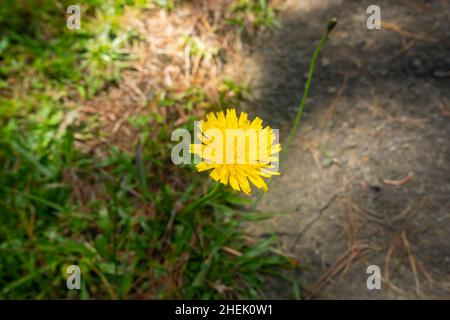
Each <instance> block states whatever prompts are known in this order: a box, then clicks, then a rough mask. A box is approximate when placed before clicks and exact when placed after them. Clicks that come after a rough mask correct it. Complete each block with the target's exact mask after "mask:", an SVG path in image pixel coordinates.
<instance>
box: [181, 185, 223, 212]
mask: <svg viewBox="0 0 450 320" xmlns="http://www.w3.org/2000/svg"><path fill="white" fill-rule="evenodd" d="M220 190H221V187H220V184H219V183H216V185H215V186H214V188H212V189H211V190H210V191H209V192H208V193H207V194H205V195H204V196H203V197H201V198H200V199H197V200H196V201H194V202H192V203H191V204H190V205H189V206H187V207H186V209H185V210H184V212H185V213H189V212H191V211H193V210H195V209H197V208H198V207H200V206H201V205H202V204H204V203H205V202H207V201H209V200H211V199H212V198H214V197H215V196H216V195H217V194H218V193H219V191H220Z"/></svg>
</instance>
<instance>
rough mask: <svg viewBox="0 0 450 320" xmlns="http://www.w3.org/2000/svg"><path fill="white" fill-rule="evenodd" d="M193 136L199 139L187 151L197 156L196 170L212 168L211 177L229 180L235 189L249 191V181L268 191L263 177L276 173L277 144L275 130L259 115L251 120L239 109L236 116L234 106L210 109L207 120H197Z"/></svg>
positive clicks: (220, 180) (247, 192)
mask: <svg viewBox="0 0 450 320" xmlns="http://www.w3.org/2000/svg"><path fill="white" fill-rule="evenodd" d="M198 129H199V130H200V131H199V132H198V134H197V135H196V136H197V138H198V140H199V142H198V143H196V144H192V145H191V148H190V152H191V153H194V154H196V155H198V156H199V157H200V161H201V162H200V163H198V164H197V165H196V168H197V170H198V171H199V172H201V171H206V170H211V169H212V171H211V174H210V175H211V177H212V178H213V179H214V180H216V181H219V182H220V183H222V184H225V185H226V184H228V183H230V185H231V187H232V188H233V189H235V190H237V191H239V190H242V191H243V192H244V193H246V194H250V193H251V188H250V184H249V180H250V181H251V182H252V183H253V184H254V185H255V186H256V187H257V188H260V189H263V190H264V191H267V185H266V183H265V181H264V179H263V178H262V177H270V176H272V175H279V172H276V171H274V170H273V169H274V168H275V166H274V165H273V164H274V163H277V161H278V157H277V154H278V153H279V152H280V150H281V145H280V144H274V142H275V140H276V136H275V133H274V131H273V130H272V129H271V128H270V127H269V126H266V127H265V128H263V126H262V120H261V118H259V117H257V118H255V119H254V120H253V121H251V122H250V121H249V120H248V119H247V113H245V112H242V113H241V114H240V116H239V118H238V117H237V116H236V110H235V109H227V111H226V114H224V112H223V111H220V112H218V113H217V114H215V113H213V112H211V113H209V114H208V115H207V116H206V121H203V120H202V121H200V123H199V125H198Z"/></svg>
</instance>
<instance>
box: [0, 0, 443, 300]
mask: <svg viewBox="0 0 450 320" xmlns="http://www.w3.org/2000/svg"><path fill="white" fill-rule="evenodd" d="M73 4H74V3H71V1H65V0H61V1H57V0H56V1H50V0H19V1H5V2H4V3H2V4H1V6H0V298H2V299H55V298H58V299H66V298H67V299H179V298H183V299H217V298H220V299H237V298H245V299H256V298H263V299H264V298H272V299H349V298H352V299H366V298H368V299H413V298H416V299H417V298H420V299H449V298H450V197H449V194H450V166H449V165H450V163H449V162H450V146H449V140H448V139H449V136H450V124H449V117H450V102H449V99H450V92H449V90H448V88H449V87H450V86H449V85H450V57H449V52H450V40H449V39H450V28H449V8H450V2H449V1H448V0H432V1H425V0H408V1H406V0H401V1H395V2H394V1H378V2H377V3H376V4H377V5H378V6H379V7H380V12H381V29H375V30H369V29H368V28H367V25H366V21H367V19H368V17H369V16H370V13H367V11H366V10H367V8H368V7H369V6H370V5H372V4H373V3H371V2H370V1H365V0H363V1H357V0H272V1H269V0H205V1H201V0H198V1H187V0H186V1H182V0H116V1H113V0H107V1H99V0H86V1H79V2H78V5H79V8H80V22H81V23H80V28H78V29H69V28H68V26H67V23H68V19H71V18H72V17H73V13H72V12H67V8H68V7H69V6H70V5H73ZM333 17H337V19H338V25H337V26H336V28H335V29H334V30H333V32H332V34H331V35H330V38H329V40H328V42H327V44H326V45H325V47H324V49H323V51H322V52H321V54H320V57H319V59H318V61H317V66H316V74H315V76H314V79H313V85H312V88H311V94H310V97H309V100H308V102H307V105H306V108H305V114H304V117H303V118H302V121H301V125H300V130H299V132H298V133H297V135H296V137H295V139H294V142H293V144H292V146H291V147H290V149H289V153H288V154H287V155H286V159H285V161H284V162H283V164H282V166H281V176H280V177H276V178H274V179H273V181H272V183H271V185H270V188H269V192H268V193H265V194H263V195H262V197H261V198H260V201H257V205H256V207H255V205H254V204H255V199H258V194H256V196H253V197H245V196H244V195H243V194H239V193H236V192H233V191H232V190H231V189H228V188H223V190H222V192H221V193H220V194H218V195H216V196H215V197H214V198H212V199H210V200H209V201H207V202H206V203H204V204H203V206H201V207H199V208H198V209H196V210H194V211H193V212H186V208H187V207H188V206H189V205H190V204H192V203H193V202H194V201H196V200H197V199H199V198H200V197H201V196H202V195H204V194H205V193H206V192H207V191H208V190H209V189H210V188H212V186H213V183H212V181H211V180H210V179H209V178H208V176H207V174H206V173H201V174H199V173H197V172H196V171H195V168H194V167H193V166H192V165H182V166H176V165H174V164H173V163H172V162H171V160H170V154H171V150H172V147H173V146H174V145H175V143H176V142H172V141H171V133H172V131H173V130H174V129H176V128H186V129H189V130H192V129H193V121H195V120H199V119H200V118H202V117H203V116H204V115H205V114H206V113H207V112H209V111H214V110H220V109H225V108H227V107H235V108H236V109H237V110H238V111H246V112H249V113H250V117H251V118H253V117H256V116H260V117H261V118H262V119H263V120H264V122H265V123H266V124H270V125H271V126H272V128H277V129H280V132H281V142H282V143H283V141H285V140H284V139H285V138H286V136H287V133H288V132H289V130H290V128H291V126H292V120H293V118H294V117H295V115H296V112H297V107H298V104H299V102H300V99H301V97H302V93H303V88H304V84H305V81H306V75H307V72H308V68H309V62H310V59H311V56H312V53H313V51H314V48H315V47H316V46H317V44H318V40H319V39H320V37H321V36H322V34H323V33H324V31H325V28H326V26H327V24H328V21H329V20H330V19H331V18H333ZM70 265H78V266H79V267H80V269H81V288H80V290H69V289H68V288H67V286H66V279H67V277H68V274H67V272H66V270H67V267H68V266H70ZM371 265H376V266H378V267H379V268H380V270H381V289H379V290H377V289H375V290H369V289H368V287H367V278H368V276H370V274H368V273H367V272H366V270H367V267H368V266H371Z"/></svg>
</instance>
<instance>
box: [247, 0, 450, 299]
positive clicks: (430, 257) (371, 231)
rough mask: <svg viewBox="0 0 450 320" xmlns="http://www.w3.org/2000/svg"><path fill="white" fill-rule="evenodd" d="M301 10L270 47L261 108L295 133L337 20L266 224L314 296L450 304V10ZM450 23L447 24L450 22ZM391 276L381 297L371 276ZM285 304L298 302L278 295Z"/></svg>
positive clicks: (259, 67) (258, 52) (435, 6)
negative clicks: (308, 83) (330, 25)
mask: <svg viewBox="0 0 450 320" xmlns="http://www.w3.org/2000/svg"><path fill="white" fill-rule="evenodd" d="M370 4H372V3H371V2H370V1H356V0H355V1H349V0H347V1H338V0H321V1H313V0H309V1H288V3H287V5H286V6H285V7H284V9H283V11H282V12H281V15H280V17H281V18H280V19H281V28H280V29H279V30H277V31H275V32H273V33H271V34H270V35H267V36H264V37H263V38H260V39H258V40H256V41H255V42H254V43H253V44H251V45H250V46H249V48H250V50H251V52H252V53H251V54H250V57H249V59H248V64H247V68H246V71H247V73H248V74H252V75H253V78H254V79H253V87H254V88H256V89H255V92H254V93H255V97H254V99H253V100H252V101H250V102H249V103H248V105H247V109H248V110H249V111H250V113H253V115H256V114H258V115H259V116H261V117H262V118H263V119H265V120H268V122H269V123H270V124H271V125H272V126H273V127H275V128H280V129H281V131H282V135H286V132H287V131H288V130H289V128H290V125H291V124H292V120H293V118H294V117H295V114H296V108H297V105H298V103H299V101H300V98H301V94H302V91H303V86H304V82H305V73H306V72H307V70H308V64H309V60H310V57H311V55H312V50H313V46H312V45H313V44H314V45H316V44H317V40H318V39H320V37H321V35H322V32H323V31H324V27H325V26H326V24H327V21H328V20H329V19H330V18H332V17H334V16H336V17H337V18H338V20H339V23H338V26H337V27H336V29H335V30H334V31H333V34H332V36H331V38H330V41H329V43H327V45H326V48H325V49H324V51H323V52H322V54H321V57H320V59H319V61H318V68H317V71H316V77H315V79H314V83H313V87H312V94H311V96H310V99H309V101H308V103H307V106H306V110H305V115H304V118H303V119H302V124H301V130H300V131H299V132H298V135H297V137H296V139H295V142H294V143H293V145H292V146H291V149H290V150H289V156H288V157H287V159H286V161H285V162H284V163H283V165H282V170H281V172H282V176H281V177H279V178H278V179H275V181H274V182H273V184H272V188H271V190H270V192H269V193H268V194H266V195H265V196H264V198H263V200H262V201H261V202H260V205H259V209H260V210H267V211H274V210H277V211H282V212H287V213H288V214H285V215H280V216H279V217H277V218H275V219H273V220H271V221H269V222H267V223H266V224H262V225H257V226H255V227H254V230H253V232H254V233H256V234H259V235H262V236H264V235H267V234H271V233H273V232H274V233H276V234H278V235H279V236H280V238H281V239H282V242H283V245H284V247H285V249H286V250H288V251H291V252H293V253H294V254H295V256H296V257H297V258H298V259H299V261H300V263H301V264H302V265H303V266H304V268H303V271H302V272H301V273H299V274H296V275H295V276H296V277H297V279H298V280H299V281H300V283H302V285H303V297H306V298H344V299H345V298H356V299H358V298H375V299H376V298H449V297H450V200H449V197H448V195H449V192H450V165H449V164H450V163H449V162H450V146H449V143H448V137H449V136H450V123H449V121H450V118H449V117H450V103H449V100H450V93H449V91H448V88H449V87H450V58H449V52H450V41H449V39H450V31H449V30H450V29H449V28H448V27H449V23H448V12H449V4H448V2H447V1H439V0H435V1H429V2H426V4H424V2H422V1H396V2H392V1H379V2H378V5H379V6H380V8H381V14H382V20H383V29H381V30H372V31H370V30H367V28H366V26H365V19H366V17H367V14H366V8H367V7H368V6H369V5H370ZM446 15H447V16H446ZM369 265H377V266H379V267H380V269H381V274H382V288H381V290H368V289H367V286H366V280H367V277H368V274H367V273H366V268H367V266H369ZM271 286H272V288H273V290H272V291H271V293H270V296H271V297H272V298H293V294H291V293H290V292H291V291H292V290H286V288H285V287H283V286H281V287H280V285H279V284H277V283H275V284H273V285H271Z"/></svg>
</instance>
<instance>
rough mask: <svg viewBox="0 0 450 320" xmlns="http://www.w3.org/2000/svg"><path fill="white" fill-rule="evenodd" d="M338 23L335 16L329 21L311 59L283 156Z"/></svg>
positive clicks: (297, 124)
mask: <svg viewBox="0 0 450 320" xmlns="http://www.w3.org/2000/svg"><path fill="white" fill-rule="evenodd" d="M336 24H337V19H336V18H333V19H331V20H330V22H328V27H327V31H326V32H325V34H324V35H323V36H322V39H320V43H319V46H318V47H317V48H316V50H315V51H314V54H313V56H312V59H311V63H310V65H309V72H308V79H307V80H306V85H305V90H304V91H303V96H302V100H301V101H300V105H299V106H298V111H297V116H296V117H295V121H294V125H293V126H292V129H291V132H290V133H289V136H288V139H287V142H286V145H285V147H284V150H283V151H284V152H283V153H282V156H281V158H284V155H285V154H287V150H288V148H289V146H290V145H291V143H292V139H294V136H295V133H296V132H297V130H298V126H299V124H300V119H301V118H302V115H303V109H304V108H305V104H306V100H307V99H308V95H309V89H310V87H311V81H312V78H313V75H314V68H315V65H316V60H317V57H318V56H319V53H320V50H322V47H323V46H324V45H325V42H327V39H328V36H329V34H330V32H331V30H333V28H334V27H335V26H336Z"/></svg>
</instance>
